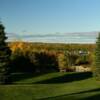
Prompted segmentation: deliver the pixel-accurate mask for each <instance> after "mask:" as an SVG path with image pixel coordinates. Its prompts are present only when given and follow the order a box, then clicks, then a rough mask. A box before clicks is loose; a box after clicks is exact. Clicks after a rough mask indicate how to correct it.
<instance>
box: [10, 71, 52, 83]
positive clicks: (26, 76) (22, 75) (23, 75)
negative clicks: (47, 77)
mask: <svg viewBox="0 0 100 100" xmlns="http://www.w3.org/2000/svg"><path fill="white" fill-rule="evenodd" d="M48 73H53V72H45V73H44V72H43V73H25V72H24V73H21V72H19V73H18V72H17V73H12V74H11V77H10V80H11V84H13V83H15V82H17V81H21V80H24V79H30V78H34V77H38V76H41V75H44V74H48ZM30 84H32V83H31V82H30Z"/></svg>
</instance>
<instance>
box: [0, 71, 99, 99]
mask: <svg viewBox="0 0 100 100" xmlns="http://www.w3.org/2000/svg"><path fill="white" fill-rule="evenodd" d="M18 76H19V78H18ZM16 77H17V78H16ZM13 80H14V82H13V84H12V85H5V86H3V85H1V86H0V100H36V99H37V100H80V99H81V100H86V99H87V100H88V99H91V98H92V100H97V97H98V98H99V97H100V83H99V82H97V81H95V79H94V78H92V76H91V73H58V72H55V73H48V74H44V75H40V76H39V75H38V76H33V75H26V76H25V75H21V76H20V75H13ZM95 98H96V99H95Z"/></svg>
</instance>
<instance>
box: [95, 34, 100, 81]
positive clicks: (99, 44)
mask: <svg viewBox="0 0 100 100" xmlns="http://www.w3.org/2000/svg"><path fill="white" fill-rule="evenodd" d="M94 65H95V67H94V76H95V77H96V78H97V79H100V33H99V36H98V38H97V41H96V49H95V64H94Z"/></svg>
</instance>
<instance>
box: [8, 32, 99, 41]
mask: <svg viewBox="0 0 100 100" xmlns="http://www.w3.org/2000/svg"><path fill="white" fill-rule="evenodd" d="M97 35H98V33H97V32H90V33H89V32H88V33H64V34H45V35H23V36H18V35H16V36H14V35H11V34H9V35H8V41H15V40H22V41H27V42H43V43H95V42H96V38H97Z"/></svg>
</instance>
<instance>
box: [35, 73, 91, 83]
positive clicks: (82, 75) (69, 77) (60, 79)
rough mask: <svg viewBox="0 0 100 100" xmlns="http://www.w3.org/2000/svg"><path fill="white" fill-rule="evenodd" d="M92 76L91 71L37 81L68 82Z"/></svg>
mask: <svg viewBox="0 0 100 100" xmlns="http://www.w3.org/2000/svg"><path fill="white" fill-rule="evenodd" d="M90 77H92V73H91V72H80V73H71V74H64V75H63V76H59V77H56V78H51V79H47V80H43V81H39V82H36V83H39V84H54V83H66V82H73V81H80V80H84V79H88V78H90Z"/></svg>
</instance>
